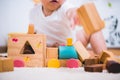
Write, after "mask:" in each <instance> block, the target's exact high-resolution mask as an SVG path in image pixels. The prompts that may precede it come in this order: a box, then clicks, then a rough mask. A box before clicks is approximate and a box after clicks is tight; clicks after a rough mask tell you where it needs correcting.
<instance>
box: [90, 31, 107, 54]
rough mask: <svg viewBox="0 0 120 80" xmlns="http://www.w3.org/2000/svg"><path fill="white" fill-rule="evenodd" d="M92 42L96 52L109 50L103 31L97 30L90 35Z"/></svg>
mask: <svg viewBox="0 0 120 80" xmlns="http://www.w3.org/2000/svg"><path fill="white" fill-rule="evenodd" d="M90 44H91V46H92V48H93V51H94V52H95V53H96V54H100V53H101V52H102V50H107V47H106V44H105V40H104V36H103V34H102V32H101V31H97V32H95V33H93V34H92V35H91V36H90Z"/></svg>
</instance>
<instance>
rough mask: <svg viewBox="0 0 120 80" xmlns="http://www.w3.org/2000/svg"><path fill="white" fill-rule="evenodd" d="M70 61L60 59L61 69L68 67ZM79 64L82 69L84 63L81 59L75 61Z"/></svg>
mask: <svg viewBox="0 0 120 80" xmlns="http://www.w3.org/2000/svg"><path fill="white" fill-rule="evenodd" d="M68 60H69V59H59V61H60V67H67V65H66V64H67V61H68ZM75 60H76V61H77V62H78V67H81V66H82V62H81V61H80V60H79V59H75Z"/></svg>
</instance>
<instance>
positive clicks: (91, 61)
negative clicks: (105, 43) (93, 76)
mask: <svg viewBox="0 0 120 80" xmlns="http://www.w3.org/2000/svg"><path fill="white" fill-rule="evenodd" d="M99 63H100V61H99V58H98V57H92V58H89V59H85V62H84V65H85V66H86V65H92V64H99Z"/></svg>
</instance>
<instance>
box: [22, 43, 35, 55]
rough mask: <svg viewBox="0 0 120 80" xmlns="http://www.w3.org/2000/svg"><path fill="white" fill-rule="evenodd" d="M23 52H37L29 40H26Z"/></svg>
mask: <svg viewBox="0 0 120 80" xmlns="http://www.w3.org/2000/svg"><path fill="white" fill-rule="evenodd" d="M21 54H35V52H34V50H33V48H32V46H31V45H30V43H29V42H28V41H26V42H25V45H24V46H23V49H22V51H21Z"/></svg>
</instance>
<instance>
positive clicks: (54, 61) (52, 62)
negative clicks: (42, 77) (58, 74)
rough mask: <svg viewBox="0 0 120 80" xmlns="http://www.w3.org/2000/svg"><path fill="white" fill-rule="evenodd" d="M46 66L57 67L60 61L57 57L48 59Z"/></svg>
mask: <svg viewBox="0 0 120 80" xmlns="http://www.w3.org/2000/svg"><path fill="white" fill-rule="evenodd" d="M47 67H49V68H59V67H60V62H59V60H58V59H49V60H48V63H47Z"/></svg>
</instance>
